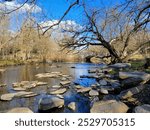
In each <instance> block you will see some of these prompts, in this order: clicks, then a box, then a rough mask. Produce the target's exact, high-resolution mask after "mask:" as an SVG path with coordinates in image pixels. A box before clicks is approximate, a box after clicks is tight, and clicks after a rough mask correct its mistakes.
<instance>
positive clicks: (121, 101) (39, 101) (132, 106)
mask: <svg viewBox="0 0 150 130" xmlns="http://www.w3.org/2000/svg"><path fill="white" fill-rule="evenodd" d="M67 67H68V66H67ZM69 67H70V68H71V69H72V70H73V69H76V66H72V65H71V66H69ZM82 67H83V68H84V66H82ZM130 67H131V64H130V63H117V64H114V65H103V66H97V67H90V68H88V69H87V73H81V74H80V75H78V77H77V79H76V80H75V78H74V76H73V75H71V74H69V73H65V72H62V71H60V70H61V69H64V68H61V67H59V69H57V67H56V69H55V71H53V70H52V69H51V68H50V67H49V68H48V70H46V71H39V72H40V73H36V74H34V79H35V80H29V81H19V82H12V83H11V86H12V88H11V91H6V92H5V91H4V92H1V93H0V100H1V101H0V103H1V104H3V105H5V104H11V103H13V101H14V100H18V101H19V102H20V101H22V100H23V101H22V102H21V103H23V102H27V101H28V102H34V103H33V104H32V107H31V106H30V103H29V104H27V105H19V107H18V106H17V107H13V108H11V109H7V108H6V109H4V110H3V111H2V110H1V112H17V111H19V112H91V113H127V112H132V113H135V112H136V113H138V112H150V100H149V99H150V95H149V93H150V74H148V73H145V72H140V71H133V70H131V69H130ZM50 70H51V71H50ZM56 70H57V71H56ZM36 72H38V71H36ZM77 73H80V71H78V72H77ZM45 79H57V81H56V82H55V84H54V85H50V84H49V82H48V81H47V80H45ZM84 79H86V80H84ZM90 79H91V81H92V82H91V83H90V84H88V85H86V84H85V83H86V81H87V82H88V80H90ZM78 80H81V81H82V80H83V81H84V84H82V83H80V82H77V81H78ZM93 81H94V82H93ZM51 82H52V81H51ZM0 86H1V88H0V90H1V91H2V90H3V89H5V88H6V87H7V84H2V85H0ZM39 88H40V89H39ZM42 91H44V92H42ZM26 99H27V101H25V100H26ZM30 99H31V100H30ZM35 100H36V101H35ZM8 106H9V105H8ZM34 107H36V110H38V111H34V110H33V108H34ZM64 110H65V111H64Z"/></svg>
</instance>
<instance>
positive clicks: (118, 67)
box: [109, 63, 131, 69]
mask: <svg viewBox="0 0 150 130" xmlns="http://www.w3.org/2000/svg"><path fill="white" fill-rule="evenodd" d="M109 67H111V68H115V69H122V68H129V67H131V64H130V63H116V64H113V65H109Z"/></svg>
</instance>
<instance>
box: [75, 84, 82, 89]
mask: <svg viewBox="0 0 150 130" xmlns="http://www.w3.org/2000/svg"><path fill="white" fill-rule="evenodd" d="M74 88H76V89H81V88H84V87H83V86H81V85H76V86H74Z"/></svg>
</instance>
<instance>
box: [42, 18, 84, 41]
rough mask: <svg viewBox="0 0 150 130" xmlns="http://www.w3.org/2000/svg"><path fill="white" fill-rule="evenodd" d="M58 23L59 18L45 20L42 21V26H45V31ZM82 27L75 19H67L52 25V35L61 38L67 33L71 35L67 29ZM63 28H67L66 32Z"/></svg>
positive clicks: (75, 29) (77, 29)
mask: <svg viewBox="0 0 150 130" xmlns="http://www.w3.org/2000/svg"><path fill="white" fill-rule="evenodd" d="M56 23H58V20H51V21H45V22H41V23H40V26H41V27H44V28H43V31H45V30H46V29H47V28H48V27H50V26H52V25H54V24H56ZM82 29H83V27H82V26H81V25H80V24H77V23H76V22H75V21H73V20H66V21H61V22H60V24H59V25H56V26H54V27H52V29H51V31H52V35H53V36H54V38H57V40H60V39H62V38H63V37H64V35H66V34H67V35H71V34H70V33H69V32H67V31H80V30H82ZM63 30H66V32H64V31H63Z"/></svg>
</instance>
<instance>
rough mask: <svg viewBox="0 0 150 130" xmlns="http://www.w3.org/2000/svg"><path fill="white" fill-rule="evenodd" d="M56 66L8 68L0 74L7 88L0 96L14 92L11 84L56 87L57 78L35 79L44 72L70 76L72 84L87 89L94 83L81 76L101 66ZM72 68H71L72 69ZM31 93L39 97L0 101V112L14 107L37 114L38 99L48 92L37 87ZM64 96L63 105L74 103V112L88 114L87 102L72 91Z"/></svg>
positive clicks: (44, 87) (63, 64)
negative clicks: (42, 83)
mask: <svg viewBox="0 0 150 130" xmlns="http://www.w3.org/2000/svg"><path fill="white" fill-rule="evenodd" d="M56 65H57V64H56V63H55V64H53V67H52V66H49V65H48V64H40V65H39V66H38V68H37V66H36V65H23V66H15V67H14V66H11V67H8V68H7V70H6V72H4V73H3V74H0V83H2V84H7V87H5V88H0V95H1V94H4V93H8V92H14V91H13V90H12V83H14V82H20V81H34V80H38V81H45V82H48V86H53V85H58V84H59V82H60V79H58V78H44V79H37V78H36V77H35V75H36V74H38V73H45V72H54V71H55V72H56V71H57V72H62V73H63V74H68V75H71V76H72V79H73V82H75V83H78V84H80V85H82V86H85V87H88V86H90V85H91V84H93V83H95V82H96V81H95V80H94V79H87V78H85V79H81V78H80V76H81V75H88V70H89V69H91V68H96V67H99V66H101V65H99V66H98V65H94V64H87V63H83V64H78V63H77V64H70V63H59V65H61V67H59V68H57V67H54V66H56ZM72 66H73V67H72ZM31 91H33V92H36V93H39V94H40V95H38V96H36V97H31V98H16V99H13V100H12V101H7V102H5V101H0V106H1V107H0V111H1V112H5V111H7V110H8V109H11V108H14V107H29V108H30V109H32V110H33V111H34V112H38V101H39V99H40V98H41V97H42V96H44V95H45V94H46V93H47V92H48V91H49V89H48V87H47V86H39V87H36V88H34V89H32V90H31ZM64 96H65V105H68V104H69V103H70V102H72V101H74V102H76V103H77V111H76V112H89V104H90V103H89V100H88V99H87V98H86V97H84V96H81V95H79V94H77V93H76V92H75V91H74V90H69V91H68V92H66V93H65V94H64ZM64 112H71V111H70V110H68V109H67V108H65V109H64Z"/></svg>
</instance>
